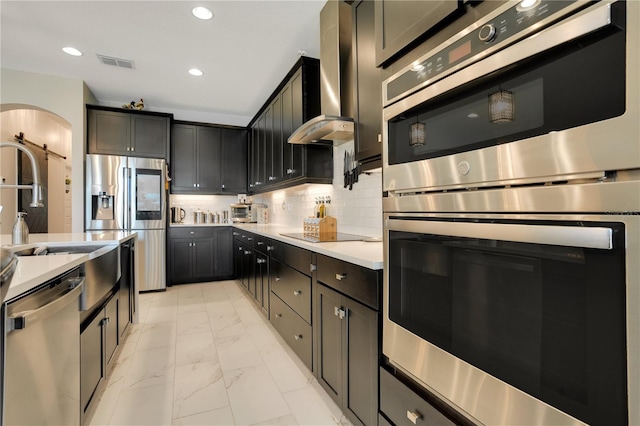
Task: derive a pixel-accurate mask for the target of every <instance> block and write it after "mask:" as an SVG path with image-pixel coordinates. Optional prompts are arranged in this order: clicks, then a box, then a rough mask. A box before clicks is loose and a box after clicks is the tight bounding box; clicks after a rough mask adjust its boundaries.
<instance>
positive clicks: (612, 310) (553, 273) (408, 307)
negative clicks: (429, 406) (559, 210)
mask: <svg viewBox="0 0 640 426" xmlns="http://www.w3.org/2000/svg"><path fill="white" fill-rule="evenodd" d="M576 225H577V224H576ZM579 225H580V226H584V225H585V224H579ZM599 225H600V226H602V225H603V224H599ZM451 226H455V223H452V225H451ZM606 226H607V227H609V228H613V229H614V230H615V231H614V235H615V248H614V249H613V250H596V249H583V248H573V247H561V246H545V245H539V244H526V243H513V242H505V241H497V240H479V239H470V238H454V237H443V236H436V235H427V234H415V233H406V232H397V231H390V234H389V290H388V295H389V306H388V312H389V318H390V320H391V321H393V322H395V323H396V324H399V325H400V326H402V327H404V328H405V329H407V330H409V331H411V332H412V333H414V334H416V335H418V336H420V337H421V338H423V339H425V340H426V341H428V342H430V343H432V344H434V345H436V346H438V347H439V348H441V349H443V350H445V351H447V352H449V353H451V354H452V355H454V356H456V357H458V358H461V359H463V360H464V361H466V362H468V363H470V364H472V365H474V366H475V367H477V368H479V369H481V370H483V371H485V372H487V373H489V374H491V375H493V376H494V377H497V378H499V379H501V380H503V381H504V382H507V383H509V384H511V385H513V386H515V387H517V388H519V389H521V390H522V391H524V392H526V393H528V394H530V395H532V396H534V397H536V398H538V399H540V400H542V401H544V402H546V403H548V404H550V405H552V406H554V407H556V408H558V409H560V410H561V411H564V412H566V413H569V414H571V415H573V416H574V417H576V418H578V419H580V420H582V421H584V422H586V423H589V424H626V419H627V405H626V400H627V397H626V389H627V382H626V343H625V342H626V327H625V315H626V308H625V269H624V241H623V238H624V237H623V235H624V229H623V227H622V226H621V225H620V224H606Z"/></svg>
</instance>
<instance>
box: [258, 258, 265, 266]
mask: <svg viewBox="0 0 640 426" xmlns="http://www.w3.org/2000/svg"><path fill="white" fill-rule="evenodd" d="M257 262H258V265H261V264H263V263H267V259H258V260H257Z"/></svg>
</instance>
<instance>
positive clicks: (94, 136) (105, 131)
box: [87, 109, 131, 155]
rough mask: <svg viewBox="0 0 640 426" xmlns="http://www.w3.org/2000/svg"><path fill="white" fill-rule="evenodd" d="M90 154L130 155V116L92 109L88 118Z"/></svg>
mask: <svg viewBox="0 0 640 426" xmlns="http://www.w3.org/2000/svg"><path fill="white" fill-rule="evenodd" d="M87 123H88V128H89V130H88V134H89V153H90V154H112V155H129V154H130V153H129V143H130V141H131V120H130V116H129V114H126V113H120V112H115V111H101V110H94V109H90V110H89V111H88V117H87Z"/></svg>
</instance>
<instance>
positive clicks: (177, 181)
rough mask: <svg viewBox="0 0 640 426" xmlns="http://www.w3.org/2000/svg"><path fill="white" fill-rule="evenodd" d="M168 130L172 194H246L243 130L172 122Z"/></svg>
mask: <svg viewBox="0 0 640 426" xmlns="http://www.w3.org/2000/svg"><path fill="white" fill-rule="evenodd" d="M171 130H172V131H171V134H172V137H171V159H172V161H171V176H172V179H171V193H173V194H191V193H197V194H228V195H230V194H237V193H243V192H245V191H246V182H247V130H246V129H245V128H242V127H223V126H214V125H204V124H194V123H189V122H182V121H175V122H174V123H173V125H172V128H171Z"/></svg>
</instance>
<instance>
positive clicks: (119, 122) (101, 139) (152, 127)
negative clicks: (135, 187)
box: [87, 105, 173, 159]
mask: <svg viewBox="0 0 640 426" xmlns="http://www.w3.org/2000/svg"><path fill="white" fill-rule="evenodd" d="M172 117H173V116H172V114H165V113H159V112H146V111H145V112H142V111H137V110H126V111H125V110H122V109H120V108H110V107H103V106H97V105H87V139H88V148H87V152H88V153H89V154H107V155H124V156H130V157H146V158H165V159H166V158H167V154H168V152H169V131H170V125H171V118H172Z"/></svg>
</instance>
